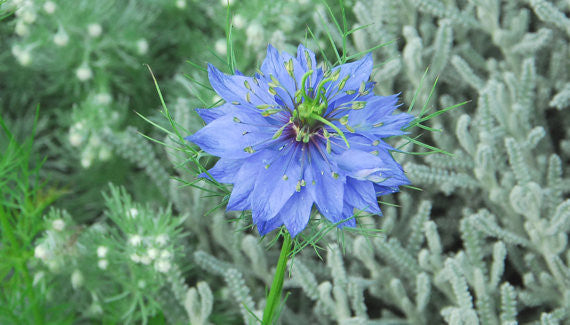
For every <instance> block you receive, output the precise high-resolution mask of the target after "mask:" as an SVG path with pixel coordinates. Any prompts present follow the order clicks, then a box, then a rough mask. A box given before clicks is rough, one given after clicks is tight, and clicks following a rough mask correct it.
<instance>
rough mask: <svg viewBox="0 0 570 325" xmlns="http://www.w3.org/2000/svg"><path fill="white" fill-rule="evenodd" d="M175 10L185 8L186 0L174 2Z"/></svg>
mask: <svg viewBox="0 0 570 325" xmlns="http://www.w3.org/2000/svg"><path fill="white" fill-rule="evenodd" d="M176 8H178V9H184V8H186V0H176Z"/></svg>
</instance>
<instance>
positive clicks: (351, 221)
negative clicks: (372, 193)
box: [337, 201, 356, 228]
mask: <svg viewBox="0 0 570 325" xmlns="http://www.w3.org/2000/svg"><path fill="white" fill-rule="evenodd" d="M353 216H354V206H352V204H350V203H349V202H346V201H344V206H343V208H342V218H343V219H342V220H346V221H345V222H343V223H341V224H339V225H338V226H337V227H338V228H343V227H351V228H354V227H356V218H355V217H353Z"/></svg>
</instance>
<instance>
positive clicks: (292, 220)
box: [279, 188, 313, 238]
mask: <svg viewBox="0 0 570 325" xmlns="http://www.w3.org/2000/svg"><path fill="white" fill-rule="evenodd" d="M312 207H313V199H312V197H311V195H310V194H309V191H307V189H305V188H301V191H300V192H295V194H293V196H291V198H290V199H289V200H288V201H287V202H286V203H285V205H284V206H283V209H281V211H280V212H279V214H280V215H281V216H282V219H283V222H284V223H285V227H287V230H288V231H289V233H290V234H291V237H293V238H295V236H297V235H298V234H299V233H300V232H301V231H303V229H305V227H306V226H307V223H308V222H309V218H310V217H311V208H312Z"/></svg>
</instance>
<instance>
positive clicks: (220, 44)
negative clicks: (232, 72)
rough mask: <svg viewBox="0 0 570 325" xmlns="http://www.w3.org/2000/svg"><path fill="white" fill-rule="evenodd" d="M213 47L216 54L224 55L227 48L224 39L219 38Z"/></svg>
mask: <svg viewBox="0 0 570 325" xmlns="http://www.w3.org/2000/svg"><path fill="white" fill-rule="evenodd" d="M214 48H215V49H216V52H218V54H220V55H226V51H227V50H228V47H227V41H226V39H225V38H220V39H219V40H217V41H216V44H214Z"/></svg>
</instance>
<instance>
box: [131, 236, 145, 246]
mask: <svg viewBox="0 0 570 325" xmlns="http://www.w3.org/2000/svg"><path fill="white" fill-rule="evenodd" d="M129 244H131V245H132V246H139V245H140V244H142V237H141V236H139V235H132V236H131V237H130V238H129Z"/></svg>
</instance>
